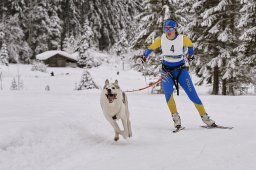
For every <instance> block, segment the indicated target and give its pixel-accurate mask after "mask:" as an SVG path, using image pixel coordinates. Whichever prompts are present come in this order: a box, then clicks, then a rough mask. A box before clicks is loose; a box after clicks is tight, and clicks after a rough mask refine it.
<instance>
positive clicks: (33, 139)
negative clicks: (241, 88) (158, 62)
mask: <svg viewBox="0 0 256 170" xmlns="http://www.w3.org/2000/svg"><path fill="white" fill-rule="evenodd" d="M22 71H24V70H22V68H21V72H22ZM72 71H73V72H72ZM92 71H93V72H92V75H93V77H94V79H95V81H96V82H97V83H98V84H99V85H103V83H104V81H105V79H106V78H109V79H110V80H112V81H113V80H115V79H118V80H119V82H120V84H121V87H122V88H123V90H125V89H126V88H127V89H129V88H136V87H139V88H140V87H142V86H145V82H144V77H142V78H141V77H140V75H139V73H136V72H134V71H120V76H116V75H115V72H116V70H115V69H112V70H111V68H109V67H100V68H98V69H95V70H92ZM56 72H57V75H58V69H57V70H56ZM61 72H62V71H60V73H61ZM69 72H72V73H71V74H73V76H72V77H70V79H71V80H72V81H75V80H76V79H77V78H80V77H79V76H80V74H81V73H82V71H81V70H79V71H77V72H76V71H74V70H72V69H71V70H69ZM24 73H26V72H25V71H24ZM10 74H11V73H10ZM33 74H35V73H33ZM59 75H60V76H59V77H58V76H57V77H55V78H52V77H47V76H46V75H44V74H42V75H39V77H37V78H36V79H37V82H36V83H37V84H36V85H37V86H38V87H41V88H42V89H43V87H44V84H43V83H45V82H46V83H49V82H54V81H56V82H55V83H53V84H51V87H52V88H53V90H52V91H49V92H45V91H42V90H41V91H40V90H35V87H34V86H35V85H34V84H32V85H31V87H30V85H29V84H30V83H33V81H34V79H35V78H34V75H27V77H29V78H28V79H27V81H29V80H30V81H31V82H30V83H27V86H25V87H26V88H27V89H25V90H24V91H18V92H15V91H8V90H7V91H0V96H1V97H0V106H1V107H0V108H1V111H0V170H87V169H88V170H102V169H112V170H118V169H122V170H130V169H134V170H141V169H147V170H167V169H177V170H179V169H182V170H184V169H185V170H186V169H189V170H191V169H195V170H200V169H210V170H211V169H214V170H215V169H218V170H222V169H223V170H227V169H232V170H236V169H237V170H241V169H244V170H253V169H254V168H255V165H254V161H255V159H256V148H255V146H256V135H255V133H254V129H255V127H256V125H255V122H256V116H255V110H256V106H255V104H254V103H255V98H256V97H255V96H237V97H232V96H209V95H202V96H201V99H202V101H203V102H204V104H205V106H206V110H207V111H208V113H209V115H210V116H211V117H212V118H213V119H214V120H215V121H216V123H219V124H221V125H226V126H234V129H233V130H227V129H225V130H222V129H203V128H200V125H202V122H201V120H200V117H199V115H198V113H197V112H196V109H195V108H194V106H193V104H192V103H191V102H190V101H189V99H188V97H187V96H186V95H184V93H181V95H180V96H179V97H177V96H175V100H176V104H177V108H178V110H179V112H180V116H181V118H182V124H183V126H185V127H186V129H185V130H184V131H181V132H178V133H176V134H173V133H172V130H173V122H172V119H171V116H170V113H169V110H168V108H167V106H166V103H165V99H164V96H163V95H149V94H148V92H147V91H146V92H145V91H144V92H138V93H128V94H127V95H128V101H129V109H130V112H131V122H132V130H133V137H132V138H130V139H128V140H124V139H123V138H122V137H120V140H119V141H118V142H114V140H113V138H114V131H113V129H112V127H111V126H110V125H109V123H108V122H107V121H106V120H105V118H104V116H103V113H102V111H101V108H100V104H99V98H100V91H99V90H89V91H80V92H77V91H72V87H73V85H74V83H73V82H69V84H65V83H64V82H65V75H61V74H59ZM109 75H112V76H111V77H110V76H109ZM10 79H11V78H10ZM53 79H54V81H53ZM47 81H48V82H47ZM63 83H64V84H63ZM60 84H61V85H62V86H63V87H61V88H60V89H58V88H57V87H58V86H59V85H60ZM40 85H41V86H40ZM67 88H69V89H71V90H65V91H63V89H67ZM29 89H33V90H32V91H30V90H29ZM54 89H56V90H54ZM199 93H200V91H199Z"/></svg>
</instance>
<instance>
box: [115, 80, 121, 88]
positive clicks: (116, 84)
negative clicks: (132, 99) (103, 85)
mask: <svg viewBox="0 0 256 170" xmlns="http://www.w3.org/2000/svg"><path fill="white" fill-rule="evenodd" d="M114 85H115V86H116V88H117V89H120V87H119V85H118V81H117V80H116V81H115V83H114Z"/></svg>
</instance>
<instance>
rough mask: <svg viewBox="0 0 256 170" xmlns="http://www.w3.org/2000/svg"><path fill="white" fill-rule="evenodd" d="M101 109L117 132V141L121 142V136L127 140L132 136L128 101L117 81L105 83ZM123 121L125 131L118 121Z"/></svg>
mask: <svg viewBox="0 0 256 170" xmlns="http://www.w3.org/2000/svg"><path fill="white" fill-rule="evenodd" d="M100 104H101V108H102V110H103V113H104V115H105V117H106V119H107V120H108V121H109V123H110V124H111V125H112V127H113V128H114V131H115V138H114V140H115V141H118V140H119V134H120V135H122V136H123V137H124V138H125V139H126V138H127V137H131V136H132V131H131V122H130V119H129V115H130V112H129V110H128V101H127V97H126V94H125V93H124V92H122V90H121V89H120V87H119V85H118V81H117V80H116V81H115V82H114V83H109V81H108V80H106V81H105V85H104V88H103V91H102V93H101V98H100ZM118 119H121V120H122V124H123V130H120V128H119V126H118V124H117V120H118Z"/></svg>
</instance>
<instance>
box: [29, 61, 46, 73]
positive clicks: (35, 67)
mask: <svg viewBox="0 0 256 170" xmlns="http://www.w3.org/2000/svg"><path fill="white" fill-rule="evenodd" d="M31 71H41V72H46V71H47V65H45V64H44V63H43V62H41V61H34V62H33V64H32V68H31Z"/></svg>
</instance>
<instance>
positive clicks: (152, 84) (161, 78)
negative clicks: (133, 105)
mask: <svg viewBox="0 0 256 170" xmlns="http://www.w3.org/2000/svg"><path fill="white" fill-rule="evenodd" d="M168 75H169V72H167V73H165V74H164V75H163V76H162V77H160V79H158V80H157V81H155V82H154V83H151V84H150V85H148V86H146V87H143V88H140V89H136V90H126V91H124V92H135V91H141V90H145V89H147V88H149V87H152V86H154V85H156V84H157V83H159V82H161V81H162V80H163V79H164V78H165V77H167V76H168Z"/></svg>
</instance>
